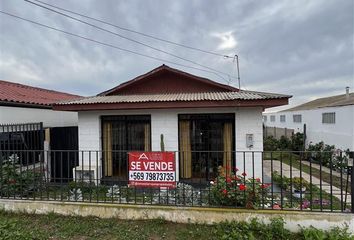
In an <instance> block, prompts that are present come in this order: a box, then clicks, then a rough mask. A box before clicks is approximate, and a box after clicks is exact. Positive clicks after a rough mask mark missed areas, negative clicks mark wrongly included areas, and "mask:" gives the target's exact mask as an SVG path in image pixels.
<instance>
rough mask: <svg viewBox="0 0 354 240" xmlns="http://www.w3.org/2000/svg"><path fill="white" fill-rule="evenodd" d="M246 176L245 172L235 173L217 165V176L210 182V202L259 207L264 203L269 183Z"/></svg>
mask: <svg viewBox="0 0 354 240" xmlns="http://www.w3.org/2000/svg"><path fill="white" fill-rule="evenodd" d="M236 170H237V169H236ZM227 172H230V173H227ZM236 172H237V171H236ZM246 176H247V174H246V173H242V174H241V175H237V174H234V173H231V171H228V169H227V170H226V171H225V169H224V168H222V167H219V172H218V176H217V178H216V179H215V181H214V182H211V188H210V195H211V203H212V204H216V205H222V206H238V207H246V208H254V209H256V208H259V207H260V206H261V204H262V203H263V204H265V201H266V196H267V193H268V187H269V185H266V184H262V183H261V180H260V179H259V178H256V179H253V178H246Z"/></svg>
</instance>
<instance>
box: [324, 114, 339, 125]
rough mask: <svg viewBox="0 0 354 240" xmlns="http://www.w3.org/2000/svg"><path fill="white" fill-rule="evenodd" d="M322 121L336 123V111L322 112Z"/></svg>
mask: <svg viewBox="0 0 354 240" xmlns="http://www.w3.org/2000/svg"><path fill="white" fill-rule="evenodd" d="M322 123H328V124H335V123H336V113H335V112H329V113H322Z"/></svg>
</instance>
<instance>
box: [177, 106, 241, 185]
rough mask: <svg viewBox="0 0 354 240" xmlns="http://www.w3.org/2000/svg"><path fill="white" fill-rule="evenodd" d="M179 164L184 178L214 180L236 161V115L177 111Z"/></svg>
mask: <svg viewBox="0 0 354 240" xmlns="http://www.w3.org/2000/svg"><path fill="white" fill-rule="evenodd" d="M178 119H179V120H178V121H179V124H178V125H179V127H178V132H179V154H180V155H179V167H180V176H181V178H183V179H193V178H196V179H208V180H210V179H213V178H215V177H216V176H217V173H218V168H219V167H220V166H223V167H225V168H226V169H228V168H229V169H232V166H233V165H234V162H235V154H233V152H234V151H235V114H234V113H225V114H180V115H178Z"/></svg>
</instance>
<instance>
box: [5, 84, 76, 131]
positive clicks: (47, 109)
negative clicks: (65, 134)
mask: <svg viewBox="0 0 354 240" xmlns="http://www.w3.org/2000/svg"><path fill="white" fill-rule="evenodd" d="M77 98H80V96H77V95H73V94H68V93H63V92H57V91H52V90H47V89H42V88H37V87H31V86H27V85H23V84H19V83H13V82H8V81H3V80H0V125H1V124H19V123H37V122H43V126H44V127H45V128H47V127H66V126H77V124H78V114H77V113H75V112H66V111H53V110H52V106H51V105H52V104H53V103H54V102H58V101H64V100H72V99H77Z"/></svg>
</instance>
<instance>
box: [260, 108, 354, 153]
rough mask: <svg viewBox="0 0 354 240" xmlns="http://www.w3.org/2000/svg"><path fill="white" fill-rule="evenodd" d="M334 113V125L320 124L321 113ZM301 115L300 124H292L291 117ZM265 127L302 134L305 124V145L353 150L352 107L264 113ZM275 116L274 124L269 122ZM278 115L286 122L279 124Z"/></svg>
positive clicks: (353, 116) (353, 121)
mask: <svg viewBox="0 0 354 240" xmlns="http://www.w3.org/2000/svg"><path fill="white" fill-rule="evenodd" d="M327 112H335V113H336V117H335V118H336V120H335V124H325V123H322V113H327ZM294 114H301V115H302V123H294V122H293V115H294ZM264 115H266V116H267V121H266V122H265V125H266V126H269V127H280V128H289V129H294V130H295V132H303V125H304V124H306V133H307V144H309V143H310V142H312V143H317V142H320V141H323V142H324V143H326V144H329V145H335V146H336V148H340V149H343V150H345V149H348V148H349V149H351V150H354V106H353V105H350V106H343V107H327V108H318V109H313V110H303V111H291V112H277V113H266V114H264ZM271 115H274V116H275V122H271V121H270V116H271ZM280 115H286V122H285V123H284V122H280Z"/></svg>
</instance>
